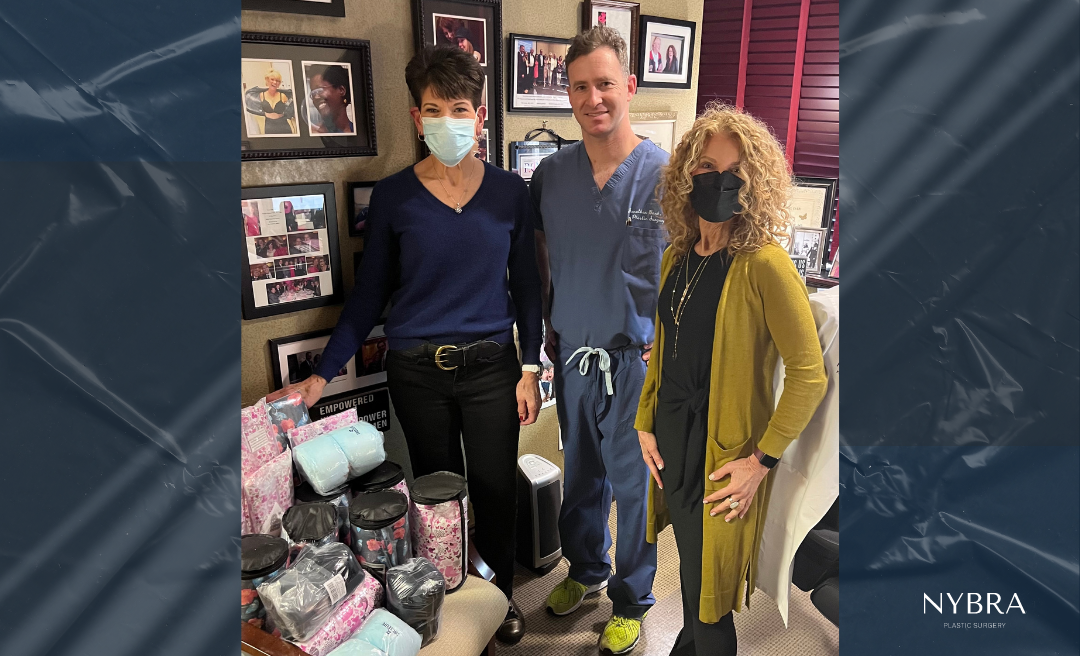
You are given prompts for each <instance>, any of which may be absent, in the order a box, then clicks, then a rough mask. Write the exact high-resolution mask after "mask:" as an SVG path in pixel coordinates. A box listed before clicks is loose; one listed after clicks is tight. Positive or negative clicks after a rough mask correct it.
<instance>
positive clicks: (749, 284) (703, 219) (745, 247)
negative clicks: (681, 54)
mask: <svg viewBox="0 0 1080 656" xmlns="http://www.w3.org/2000/svg"><path fill="white" fill-rule="evenodd" d="M790 188H791V176H790V174H789V173H788V169H787V162H786V160H785V159H784V153H783V150H782V149H781V147H780V144H779V143H777V141H776V138H775V137H773V135H772V134H771V133H770V132H769V129H768V128H767V127H766V126H765V125H764V124H762V123H761V122H760V121H759V120H757V119H756V118H754V117H752V116H750V115H749V114H746V113H744V112H743V111H742V110H739V109H735V108H733V107H729V106H725V105H712V106H710V107H708V108H707V109H706V110H705V112H704V113H703V114H702V115H701V116H699V117H698V119H697V120H696V121H695V122H694V125H693V127H691V128H690V130H689V131H688V132H687V133H686V134H685V135H684V136H683V138H682V141H681V142H680V143H679V145H678V147H676V149H675V154H674V155H672V157H671V160H670V162H669V163H668V166H667V167H666V169H665V170H664V174H663V178H662V181H661V184H660V193H661V200H660V205H661V207H662V209H663V212H664V224H665V227H666V228H667V231H668V235H669V238H670V241H671V246H670V247H669V248H668V249H667V251H666V252H665V253H664V259H663V263H662V264H661V273H660V276H661V282H660V296H659V303H658V310H657V319H656V338H655V342H654V346H653V351H652V355H651V358H650V360H649V367H648V373H647V374H646V378H645V385H644V388H643V390H642V393H641V401H640V404H639V406H638V412H637V420H636V422H635V427H636V428H637V430H638V439H639V442H640V443H641V453H642V457H643V458H644V460H645V463H646V464H647V465H648V466H649V470H650V471H651V472H652V480H651V481H650V485H649V488H650V489H649V506H648V530H647V538H648V540H649V541H650V542H655V541H656V535H657V533H659V532H660V531H661V530H662V529H663V528H664V527H666V526H667V525H668V524H671V525H672V526H673V527H674V530H675V540H676V544H677V546H678V549H679V559H680V580H681V584H682V599H683V628H682V631H681V632H680V633H679V637H678V639H677V640H676V641H675V645H674V647H672V650H671V654H672V656H676V655H677V656H704V655H705V654H708V655H709V656H713V655H720V656H734V655H735V653H736V640H735V625H734V622H733V620H732V615H731V614H732V611H738V610H741V609H742V604H743V599H744V592H743V591H744V590H745V599H746V600H747V602H749V596H750V593H751V592H752V591H753V590H754V578H755V576H756V572H757V563H756V560H757V553H758V549H759V548H760V546H761V534H762V529H763V527H764V524H765V510H766V507H767V505H768V498H769V490H770V483H771V481H772V478H771V477H769V476H768V474H769V471H770V469H771V468H772V467H773V466H774V465H776V463H777V461H778V460H779V458H780V457H781V455H782V454H783V452H784V449H785V448H786V447H787V445H788V444H790V443H791V441H792V440H794V439H795V438H796V437H798V435H799V433H800V432H802V430H803V428H805V427H806V424H807V423H808V422H809V421H810V418H811V416H812V415H813V413H814V410H815V409H816V408H817V405H818V403H819V402H820V401H821V399H822V397H823V396H824V394H825V386H826V377H825V367H824V363H823V361H822V356H821V347H820V345H819V343H818V339H817V329H816V327H815V324H814V318H813V315H812V314H811V312H810V302H809V300H808V297H807V293H806V287H805V285H804V284H803V281H802V279H801V278H800V277H799V274H798V272H797V271H796V269H795V265H794V264H793V263H792V261H791V258H790V257H789V256H788V254H787V252H786V251H784V249H783V248H781V247H780V246H779V244H778V243H777V241H778V239H779V238H780V237H781V236H783V235H784V234H785V231H786V227H787V223H788V219H787V212H786V210H785V206H786V203H787V197H788V193H789V190H790ZM777 357H783V359H784V365H785V375H784V391H783V393H782V394H781V395H780V399H779V402H778V403H775V404H774V398H773V389H774V387H773V382H774V381H773V372H774V371H775V370H776V363H777ZM703 501H704V503H703ZM706 509H708V512H705V510H706ZM721 517H723V521H721ZM744 586H745V587H744Z"/></svg>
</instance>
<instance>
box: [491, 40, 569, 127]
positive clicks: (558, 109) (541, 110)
mask: <svg viewBox="0 0 1080 656" xmlns="http://www.w3.org/2000/svg"><path fill="white" fill-rule="evenodd" d="M570 41H571V40H570V39H562V38H558V37H553V36H539V35H535V34H510V35H509V36H508V37H507V43H509V47H508V48H507V55H508V56H507V61H506V70H507V78H506V79H507V83H506V103H507V106H506V109H507V111H510V112H530V113H534V114H573V113H574V110H573V108H572V107H571V106H570V94H569V92H568V89H569V87H570V81H569V78H567V76H566V73H565V70H564V71H563V72H562V73H561V74H560V73H559V72H558V71H557V70H554V68H553V70H552V75H551V78H552V79H551V84H552V85H554V87H552V86H548V85H547V84H546V83H545V77H544V76H543V75H538V78H539V81H540V84H541V86H540V87H536V86H534V85H533V84H532V83H531V82H532V80H533V78H532V76H531V75H530V76H529V78H528V80H529V81H530V86H529V89H531V90H532V91H533V92H532V93H529V92H521V91H520V90H521V89H523V88H525V86H524V85H525V78H520V79H519V75H520V71H519V65H520V64H521V58H520V57H519V53H520V48H521V47H522V46H524V47H526V48H527V50H526V52H527V53H528V52H533V53H534V51H539V50H542V49H541V48H540V44H544V45H545V46H548V47H549V51H550V46H552V45H554V46H559V47H560V48H559V50H560V54H559V55H557V56H561V57H563V58H565V57H566V54H567V51H568V50H569V49H570ZM534 54H535V53H534ZM537 72H539V71H537ZM560 87H561V88H562V91H561V92H560V91H559V88H560ZM552 88H554V92H553V93H548V92H547V91H546V90H549V89H552ZM538 89H539V90H538ZM541 98H543V99H544V100H545V102H555V101H561V102H559V104H552V105H532V106H529V105H530V104H531V102H530V101H532V100H533V99H541Z"/></svg>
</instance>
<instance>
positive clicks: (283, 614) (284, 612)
mask: <svg viewBox="0 0 1080 656" xmlns="http://www.w3.org/2000/svg"><path fill="white" fill-rule="evenodd" d="M364 576H365V575H364V570H363V569H362V568H361V567H360V564H359V563H358V562H356V557H355V556H354V555H353V553H352V552H351V551H349V548H348V547H346V546H345V545H343V544H341V543H339V542H334V543H332V544H328V545H326V546H323V547H313V546H311V545H304V547H303V548H302V549H301V550H300V552H299V553H298V554H297V555H296V557H295V558H294V559H293V562H292V563H291V564H290V565H289V566H288V567H287V568H286V569H285V570H283V571H281V572H278V574H277V575H276V576H274V577H271V578H269V579H267V580H266V581H264V582H263V583H262V584H261V585H259V586H258V591H259V597H260V598H261V599H262V602H263V605H264V606H265V607H266V615H267V617H268V618H269V620H270V621H271V622H272V623H273V625H274V628H276V629H278V630H280V631H281V637H282V638H284V639H286V640H289V641H290V642H303V641H304V640H309V639H310V638H311V637H312V636H314V635H315V633H316V632H318V630H319V629H320V628H321V627H322V625H323V624H325V623H326V621H327V620H328V619H330V616H332V615H333V614H334V611H336V610H337V609H338V608H339V607H340V606H341V604H342V602H344V601H345V599H346V597H348V596H349V594H350V593H352V591H353V590H355V589H356V588H357V587H358V586H359V585H360V584H361V583H362V582H363V580H364Z"/></svg>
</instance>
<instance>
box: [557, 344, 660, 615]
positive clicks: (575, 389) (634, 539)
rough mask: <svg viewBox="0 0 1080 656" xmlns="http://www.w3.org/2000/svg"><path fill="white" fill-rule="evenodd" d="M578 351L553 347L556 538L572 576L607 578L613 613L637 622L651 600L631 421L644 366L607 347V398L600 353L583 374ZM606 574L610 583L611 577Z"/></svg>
mask: <svg viewBox="0 0 1080 656" xmlns="http://www.w3.org/2000/svg"><path fill="white" fill-rule="evenodd" d="M577 349H578V346H575V345H569V344H562V343H561V342H560V344H559V360H558V361H557V362H555V363H554V365H555V397H556V399H558V401H557V402H556V404H555V406H556V408H557V411H558V414H559V426H560V427H561V429H562V441H563V450H564V456H565V471H564V472H563V504H562V513H561V514H560V516H559V534H560V538H561V542H562V549H563V555H564V556H565V557H566V559H567V560H568V561H569V562H570V578H572V579H574V580H575V581H577V582H578V583H582V584H584V585H595V584H597V583H600V582H601V581H604V580H605V579H606V580H608V597H609V598H610V599H611V603H612V612H613V614H615V615H620V616H622V617H629V618H636V619H640V618H641V617H642V615H644V614H645V612H646V611H648V610H649V608H650V607H651V606H652V605H653V604H654V603H655V602H656V599H655V598H654V597H653V594H652V584H653V577H654V576H655V575H656V545H655V544H649V543H648V542H646V541H645V526H646V518H645V516H646V510H647V507H648V489H649V488H648V483H649V468H648V467H647V466H646V465H645V462H644V461H643V460H642V458H641V447H640V445H639V443H638V437H637V430H635V429H634V419H635V417H636V415H637V406H638V400H639V397H640V396H641V387H642V385H643V384H644V382H645V367H646V364H645V363H644V362H642V360H641V348H640V347H638V346H633V345H631V346H628V347H625V348H621V349H610V350H609V351H608V355H609V357H610V372H611V383H612V388H613V390H614V394H612V395H608V393H607V384H606V382H605V376H604V372H603V371H601V369H600V357H599V355H598V354H594V355H590V356H588V358H589V368H588V372H587V373H586V374H585V375H582V374H581V373H580V370H579V362H580V359H581V357H582V355H581V354H578V355H576V356H574V358H573V360H572V361H571V362H570V364H569V365H567V364H566V361H567V359H568V358H570V357H571V355H573V354H574V352H575V351H576V350H577ZM612 493H614V495H615V501H616V504H617V505H616V510H617V513H618V516H617V518H616V527H617V529H618V544H616V545H615V562H616V564H617V570H616V571H615V573H614V575H612V574H611V559H610V558H609V557H608V549H609V548H610V547H611V532H610V531H609V530H608V514H609V512H610V511H611V497H612ZM609 576H610V578H609Z"/></svg>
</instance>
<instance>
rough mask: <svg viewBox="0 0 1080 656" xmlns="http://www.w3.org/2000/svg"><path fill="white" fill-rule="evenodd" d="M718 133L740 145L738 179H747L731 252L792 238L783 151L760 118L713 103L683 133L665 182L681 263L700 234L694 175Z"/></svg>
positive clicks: (667, 217)
mask: <svg viewBox="0 0 1080 656" xmlns="http://www.w3.org/2000/svg"><path fill="white" fill-rule="evenodd" d="M717 134H723V135H726V136H727V137H730V138H731V139H732V140H733V141H734V142H735V144H736V145H737V146H738V148H739V163H738V167H739V172H738V175H739V177H740V178H742V179H744V180H746V184H744V185H743V186H742V188H741V189H740V190H739V202H740V203H741V204H742V206H743V211H742V212H740V213H738V214H736V215H735V218H733V219H731V222H732V223H733V225H732V230H731V239H730V241H729V242H728V247H727V251H728V253H729V254H731V255H735V254H736V253H740V252H746V253H750V252H754V251H757V250H759V249H760V248H761V247H762V246H764V245H766V244H768V243H770V242H775V241H779V240H781V239H786V238H787V234H788V226H789V224H790V219H789V217H788V211H787V202H788V194H789V193H790V191H791V184H792V181H791V174H790V173H789V171H788V165H787V159H786V158H785V156H784V150H783V149H782V148H781V147H780V143H779V142H778V141H777V140H776V137H774V136H773V134H772V132H770V131H769V128H768V126H766V125H765V124H764V123H762V122H761V121H760V120H759V119H757V118H755V117H753V116H751V115H750V114H747V113H746V112H744V111H743V110H741V109H738V108H735V107H732V106H731V105H726V104H723V103H710V104H709V105H708V106H707V107H706V108H705V111H704V112H702V114H701V115H700V116H698V118H697V120H695V121H694V125H693V126H691V127H690V129H689V130H688V131H687V132H686V134H684V135H683V138H682V141H680V142H679V145H678V146H676V148H675V152H674V154H672V156H671V159H670V161H669V162H668V165H667V166H666V167H664V171H663V175H662V176H661V179H660V207H661V209H662V210H663V212H664V227H665V228H667V231H668V236H669V241H670V242H671V246H672V248H674V249H675V251H674V252H675V254H676V256H677V259H682V257H683V256H684V255H685V254H686V252H687V251H689V250H690V248H691V247H693V245H694V242H696V241H697V240H698V238H699V237H700V236H701V230H700V228H699V225H698V215H697V212H695V211H694V208H693V207H691V205H690V196H689V194H690V189H691V188H693V185H694V183H693V176H692V175H691V174H692V173H693V172H694V169H696V168H697V166H698V163H699V162H700V160H701V156H702V153H703V152H704V150H705V145H706V144H707V143H708V142H709V138H710V137H712V136H713V135H717Z"/></svg>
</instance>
